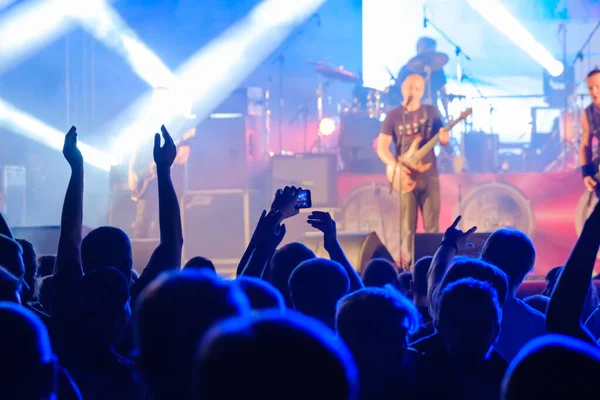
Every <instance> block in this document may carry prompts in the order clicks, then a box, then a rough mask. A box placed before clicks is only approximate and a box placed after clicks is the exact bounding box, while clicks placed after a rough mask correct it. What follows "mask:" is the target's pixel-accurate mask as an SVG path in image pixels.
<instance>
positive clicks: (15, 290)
mask: <svg viewBox="0 0 600 400" xmlns="http://www.w3.org/2000/svg"><path fill="white" fill-rule="evenodd" d="M0 301H8V302H11V303H18V304H21V281H20V280H18V279H17V278H15V277H14V275H13V274H11V273H10V272H8V271H7V270H6V268H4V267H2V266H0Z"/></svg>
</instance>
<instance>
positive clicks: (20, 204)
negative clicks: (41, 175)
mask: <svg viewBox="0 0 600 400" xmlns="http://www.w3.org/2000/svg"><path fill="white" fill-rule="evenodd" d="M26 182H27V175H26V170H25V167H22V166H16V165H5V166H4V167H2V168H0V211H2V212H3V213H4V215H5V216H6V219H7V220H8V223H9V225H11V226H16V225H25V222H26V196H25V194H26V190H27V184H26Z"/></svg>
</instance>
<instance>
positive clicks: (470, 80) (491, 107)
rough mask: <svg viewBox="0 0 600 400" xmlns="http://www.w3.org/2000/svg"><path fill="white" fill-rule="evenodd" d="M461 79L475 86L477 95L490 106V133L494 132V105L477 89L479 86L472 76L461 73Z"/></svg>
mask: <svg viewBox="0 0 600 400" xmlns="http://www.w3.org/2000/svg"><path fill="white" fill-rule="evenodd" d="M462 77H463V79H464V80H467V81H469V83H470V84H471V85H472V86H473V87H474V88H475V90H476V91H477V94H479V97H480V98H482V99H484V100H485V101H486V102H487V103H488V107H489V108H490V133H494V123H493V121H494V111H496V109H495V108H494V106H492V103H491V102H490V99H489V98H488V97H486V96H485V95H484V94H483V93H482V92H481V89H479V86H477V83H475V81H474V80H473V78H471V77H470V76H468V75H467V74H463V76H462Z"/></svg>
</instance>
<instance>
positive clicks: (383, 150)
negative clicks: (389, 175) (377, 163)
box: [377, 132, 396, 165]
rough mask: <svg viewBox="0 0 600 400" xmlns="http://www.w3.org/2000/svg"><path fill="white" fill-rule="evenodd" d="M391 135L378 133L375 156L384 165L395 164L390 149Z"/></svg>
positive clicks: (394, 158)
mask: <svg viewBox="0 0 600 400" xmlns="http://www.w3.org/2000/svg"><path fill="white" fill-rule="evenodd" d="M392 141H393V140H392V136H390V135H388V134H385V133H383V132H382V133H380V134H379V137H378V139H377V156H378V157H379V159H380V160H381V161H383V163H384V164H385V165H396V157H394V155H393V154H392V152H391V151H390V145H391V144H392Z"/></svg>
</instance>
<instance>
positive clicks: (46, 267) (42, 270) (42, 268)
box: [38, 255, 56, 278]
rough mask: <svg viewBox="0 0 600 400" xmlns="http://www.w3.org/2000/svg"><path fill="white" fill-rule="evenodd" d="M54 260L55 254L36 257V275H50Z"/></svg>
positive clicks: (41, 276)
mask: <svg viewBox="0 0 600 400" xmlns="http://www.w3.org/2000/svg"><path fill="white" fill-rule="evenodd" d="M55 261H56V256H51V255H46V256H40V257H39V258H38V277H40V278H43V277H45V276H48V275H52V272H53V271H54V262H55Z"/></svg>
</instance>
